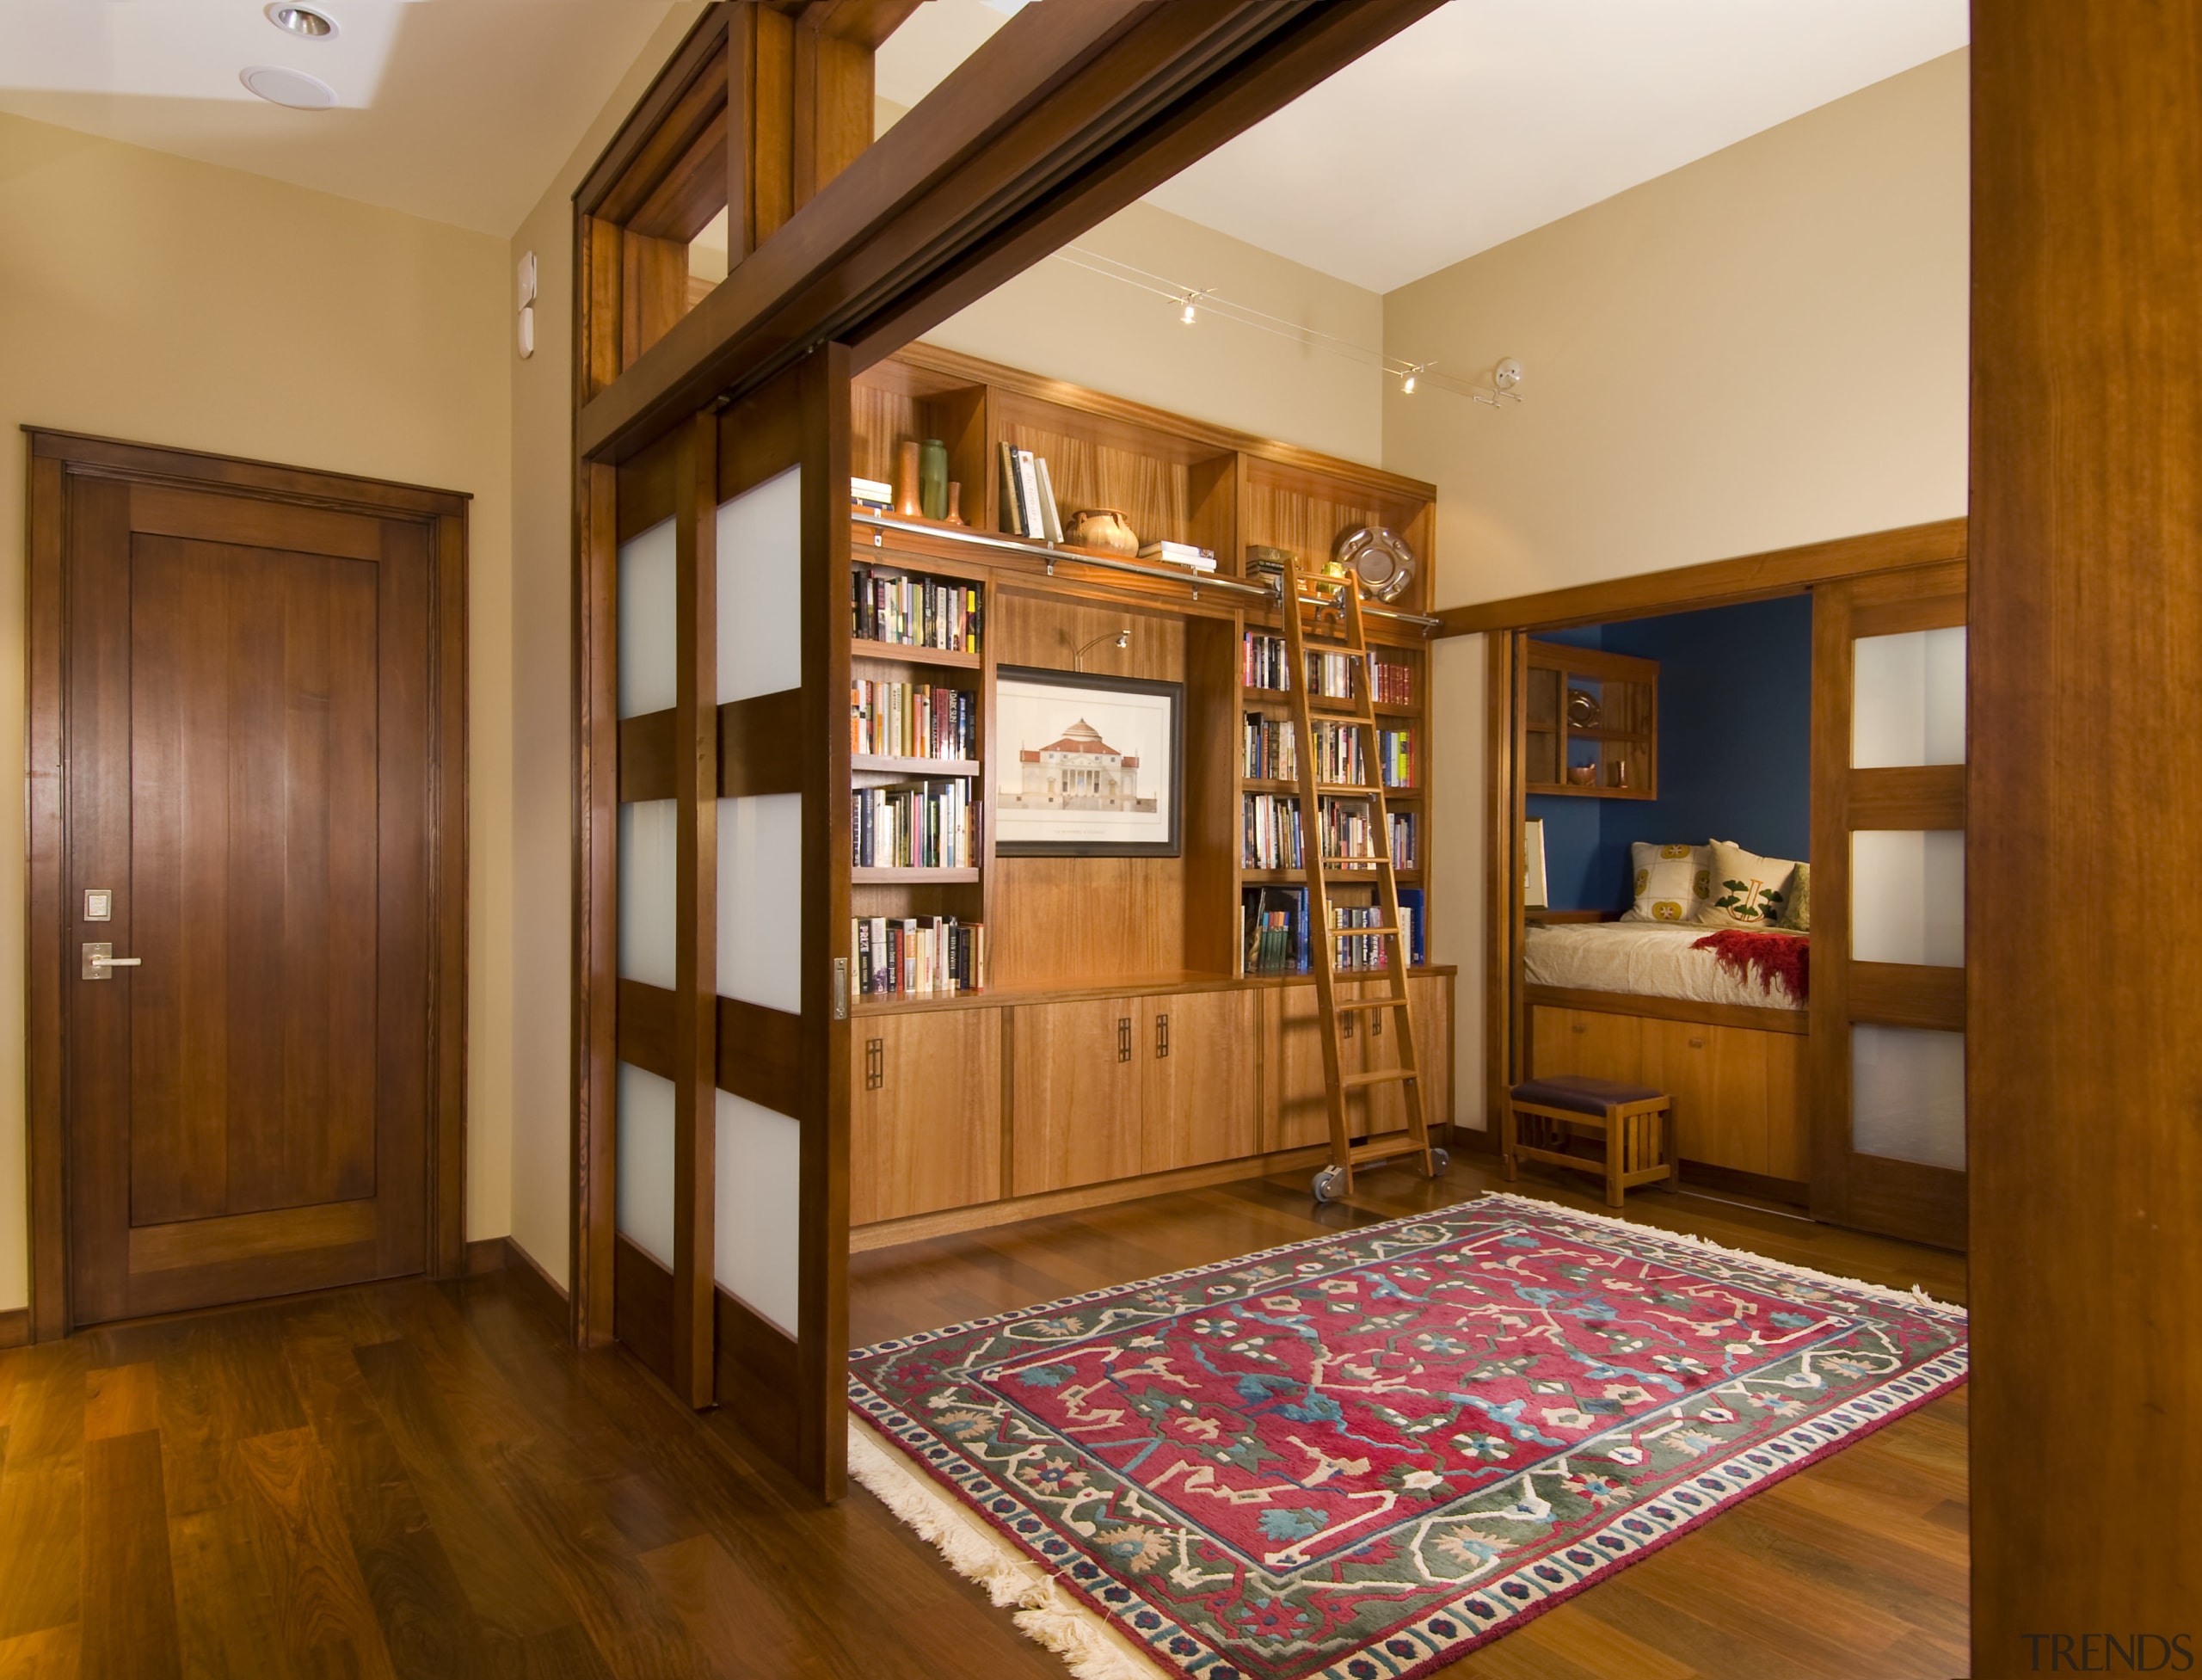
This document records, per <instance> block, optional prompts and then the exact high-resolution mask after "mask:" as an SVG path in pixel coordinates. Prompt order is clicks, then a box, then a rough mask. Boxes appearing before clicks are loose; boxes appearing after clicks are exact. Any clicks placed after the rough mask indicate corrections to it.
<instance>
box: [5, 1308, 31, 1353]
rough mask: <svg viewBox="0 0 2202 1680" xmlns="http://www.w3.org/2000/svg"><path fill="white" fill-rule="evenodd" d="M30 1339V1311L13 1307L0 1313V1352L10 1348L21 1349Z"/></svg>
mask: <svg viewBox="0 0 2202 1680" xmlns="http://www.w3.org/2000/svg"><path fill="white" fill-rule="evenodd" d="M30 1338H31V1309H30V1308H28V1307H13V1308H9V1310H8V1311H6V1312H4V1313H0V1352H5V1351H7V1350H8V1349H9V1348H11V1347H22V1346H25V1345H28V1342H29V1341H30Z"/></svg>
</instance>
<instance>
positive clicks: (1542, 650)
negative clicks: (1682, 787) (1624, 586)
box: [1522, 642, 1659, 799]
mask: <svg viewBox="0 0 2202 1680" xmlns="http://www.w3.org/2000/svg"><path fill="white" fill-rule="evenodd" d="M1525 664H1526V668H1525V669H1524V671H1523V673H1522V679H1523V682H1524V684H1525V689H1524V692H1523V696H1522V705H1523V711H1522V717H1523V724H1522V772H1523V773H1522V785H1523V787H1524V789H1525V790H1526V791H1528V792H1530V793H1550V794H1565V795H1572V796H1574V797H1580V798H1587V799H1656V798H1658V797H1659V662H1658V661H1657V660H1654V659H1636V658H1633V657H1631V656H1630V655H1627V654H1614V653H1605V652H1602V651H1600V650H1599V649H1594V648H1572V647H1567V646H1565V645H1564V644H1562V643H1557V642H1532V643H1529V644H1528V659H1527V661H1526V662H1525ZM1586 703H1587V704H1586ZM1585 712H1587V714H1588V717H1590V718H1594V719H1595V720H1596V721H1585V720H1584V718H1583V717H1580V716H1578V714H1583V713H1585ZM1571 772H1572V773H1571Z"/></svg>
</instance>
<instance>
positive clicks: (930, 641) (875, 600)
mask: <svg viewBox="0 0 2202 1680" xmlns="http://www.w3.org/2000/svg"><path fill="white" fill-rule="evenodd" d="M850 607H851V610H852V614H853V623H854V625H855V630H856V634H857V635H858V637H861V638H862V639H863V640H864V641H867V642H891V643H895V645H896V646H897V647H903V648H937V649H941V650H943V651H944V652H948V653H976V652H978V651H979V586H978V585H977V584H975V583H964V582H949V581H946V580H944V579H941V578H937V577H913V576H912V575H909V574H908V573H907V572H889V571H882V570H880V569H878V568H876V567H874V566H858V567H857V568H856V569H854V572H853V574H852V578H851V582H850Z"/></svg>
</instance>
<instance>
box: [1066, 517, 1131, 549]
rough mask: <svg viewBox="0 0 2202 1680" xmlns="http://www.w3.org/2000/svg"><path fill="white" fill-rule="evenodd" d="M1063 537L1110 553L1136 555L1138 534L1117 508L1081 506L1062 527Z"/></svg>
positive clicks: (1070, 541) (1068, 540)
mask: <svg viewBox="0 0 2202 1680" xmlns="http://www.w3.org/2000/svg"><path fill="white" fill-rule="evenodd" d="M1063 540H1064V541H1065V542H1067V543H1071V544H1074V545H1076V546H1078V547H1079V548H1098V549H1100V550H1101V551H1104V553H1108V554H1137V553H1138V552H1139V533H1138V532H1135V531H1134V530H1133V529H1132V527H1131V525H1130V523H1129V521H1128V520H1126V519H1125V518H1124V516H1123V514H1122V513H1120V512H1119V511H1117V510H1116V508H1079V510H1078V512H1076V513H1075V514H1072V515H1071V516H1070V520H1069V521H1068V523H1067V524H1066V525H1065V526H1063Z"/></svg>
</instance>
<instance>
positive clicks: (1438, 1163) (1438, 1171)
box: [1430, 1149, 1453, 1178]
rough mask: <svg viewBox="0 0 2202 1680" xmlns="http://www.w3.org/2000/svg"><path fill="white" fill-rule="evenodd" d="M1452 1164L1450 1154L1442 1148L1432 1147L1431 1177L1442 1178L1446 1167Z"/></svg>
mask: <svg viewBox="0 0 2202 1680" xmlns="http://www.w3.org/2000/svg"><path fill="white" fill-rule="evenodd" d="M1452 1164H1453V1158H1452V1156H1450V1155H1449V1154H1446V1153H1445V1152H1444V1151H1443V1150H1442V1149H1432V1150H1431V1151H1430V1177H1431V1178H1443V1177H1444V1176H1445V1172H1446V1169H1447V1168H1448V1167H1449V1166H1452Z"/></svg>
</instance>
